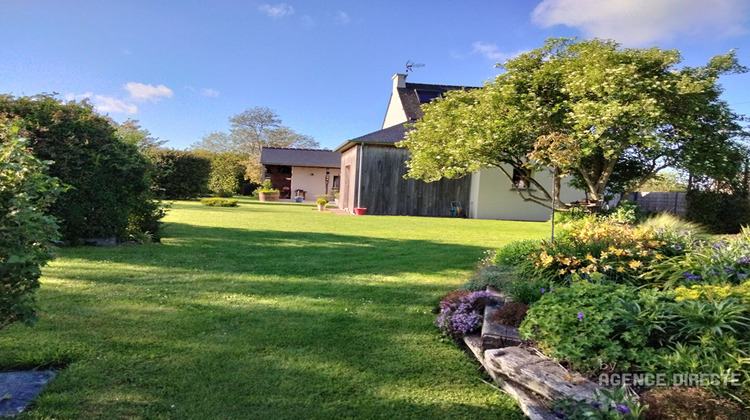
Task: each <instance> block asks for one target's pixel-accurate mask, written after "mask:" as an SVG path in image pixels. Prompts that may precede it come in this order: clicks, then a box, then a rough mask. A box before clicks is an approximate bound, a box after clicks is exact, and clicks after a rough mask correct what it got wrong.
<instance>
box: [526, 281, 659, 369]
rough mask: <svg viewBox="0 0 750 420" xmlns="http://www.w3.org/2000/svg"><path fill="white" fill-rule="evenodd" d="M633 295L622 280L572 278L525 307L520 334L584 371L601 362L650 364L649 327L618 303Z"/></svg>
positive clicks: (622, 366) (625, 365) (634, 365)
mask: <svg viewBox="0 0 750 420" xmlns="http://www.w3.org/2000/svg"><path fill="white" fill-rule="evenodd" d="M634 296H636V290H635V289H634V288H632V287H628V286H623V285H599V284H592V283H588V282H583V281H577V282H574V283H573V284H571V286H570V287H557V288H556V289H555V290H553V291H548V292H547V293H545V294H544V296H543V297H542V298H541V299H540V300H539V301H538V302H536V303H535V304H534V305H532V306H531V308H530V309H529V311H528V313H527V315H526V319H525V320H524V321H523V323H522V325H521V329H520V332H521V336H522V337H523V338H524V339H533V340H536V341H537V343H538V346H539V348H540V349H541V350H542V351H544V353H545V354H547V355H549V356H551V357H553V358H555V359H558V360H562V361H566V362H569V363H570V364H571V365H573V367H574V368H576V369H578V370H581V371H583V372H586V373H595V372H598V371H599V370H600V369H602V367H604V366H609V367H616V368H617V369H621V370H622V371H625V372H628V371H631V370H633V369H634V368H637V367H640V366H644V365H649V364H653V363H654V360H655V356H656V354H655V351H654V350H653V349H650V348H648V347H646V344H647V343H648V342H649V338H650V337H649V331H648V330H647V328H646V326H645V325H639V322H635V321H633V318H634V317H633V316H630V315H631V312H629V311H628V310H626V308H625V307H624V306H623V302H624V301H626V300H633V297H634Z"/></svg>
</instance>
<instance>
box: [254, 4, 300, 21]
mask: <svg viewBox="0 0 750 420" xmlns="http://www.w3.org/2000/svg"><path fill="white" fill-rule="evenodd" d="M258 10H260V11H261V12H263V13H265V14H267V15H268V16H269V17H271V18H273V19H278V18H282V17H284V16H288V15H291V14H292V13H294V7H292V6H290V5H288V4H286V3H280V4H274V5H270V4H262V5H260V7H258Z"/></svg>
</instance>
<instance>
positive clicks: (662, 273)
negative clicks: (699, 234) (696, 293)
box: [642, 230, 750, 289]
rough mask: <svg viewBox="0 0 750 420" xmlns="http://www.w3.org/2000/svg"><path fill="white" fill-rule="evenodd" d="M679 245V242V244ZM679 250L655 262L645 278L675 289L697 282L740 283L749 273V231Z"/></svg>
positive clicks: (650, 281)
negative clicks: (683, 250) (669, 256)
mask: <svg viewBox="0 0 750 420" xmlns="http://www.w3.org/2000/svg"><path fill="white" fill-rule="evenodd" d="M676 246H677V245H676ZM682 247H683V248H684V249H688V250H690V252H679V253H677V254H675V255H674V256H672V257H671V258H668V259H665V260H663V261H660V262H656V263H654V264H653V265H652V266H651V270H650V271H649V272H647V273H644V274H643V276H642V278H643V280H644V281H645V282H646V283H647V284H649V285H651V286H656V287H661V288H665V289H672V288H674V287H677V286H680V285H684V286H691V285H693V284H695V283H696V282H700V283H701V284H710V285H726V284H735V285H736V284H740V283H743V282H745V281H746V279H747V278H748V276H749V275H750V231H747V230H743V232H742V233H741V234H740V235H736V236H733V237H728V238H724V239H723V240H721V241H718V242H717V241H693V242H692V243H689V244H684V245H682Z"/></svg>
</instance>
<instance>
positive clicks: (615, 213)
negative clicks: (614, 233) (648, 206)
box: [607, 201, 643, 225]
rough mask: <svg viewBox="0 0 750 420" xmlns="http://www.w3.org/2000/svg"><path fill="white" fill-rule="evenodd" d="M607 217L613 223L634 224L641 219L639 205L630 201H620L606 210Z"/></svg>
mask: <svg viewBox="0 0 750 420" xmlns="http://www.w3.org/2000/svg"><path fill="white" fill-rule="evenodd" d="M607 218H608V219H609V220H611V221H613V222H615V223H627V224H631V225H632V224H636V223H638V222H639V221H641V220H642V219H643V211H642V210H641V206H639V205H638V204H636V203H633V202H632V201H621V202H620V204H618V205H617V207H615V208H613V209H612V210H610V211H609V212H607Z"/></svg>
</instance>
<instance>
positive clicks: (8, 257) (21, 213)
mask: <svg viewBox="0 0 750 420" xmlns="http://www.w3.org/2000/svg"><path fill="white" fill-rule="evenodd" d="M16 131H17V128H11V127H7V126H5V125H0V329H2V328H4V327H6V326H8V325H9V324H11V323H13V322H16V321H22V322H24V323H26V324H27V325H32V324H33V323H34V322H35V321H36V311H35V308H34V292H35V291H36V289H37V288H39V276H40V275H41V271H40V267H41V266H43V265H45V264H46V263H47V261H49V260H51V259H52V249H51V245H50V242H51V241H52V240H54V239H57V235H58V231H57V225H56V223H55V219H54V218H53V217H51V216H48V215H46V214H45V211H46V210H47V209H48V208H49V206H50V204H51V203H52V202H53V201H54V200H55V199H56V197H57V196H58V195H59V193H60V192H61V188H60V183H59V181H58V180H57V179H55V178H51V177H49V176H47V175H46V174H45V164H44V163H42V162H41V161H39V160H38V159H36V158H35V157H34V156H32V155H31V154H30V153H29V152H28V151H27V150H26V146H27V143H26V142H25V141H22V140H19V139H18V137H17V136H16V134H15V132H16Z"/></svg>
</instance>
